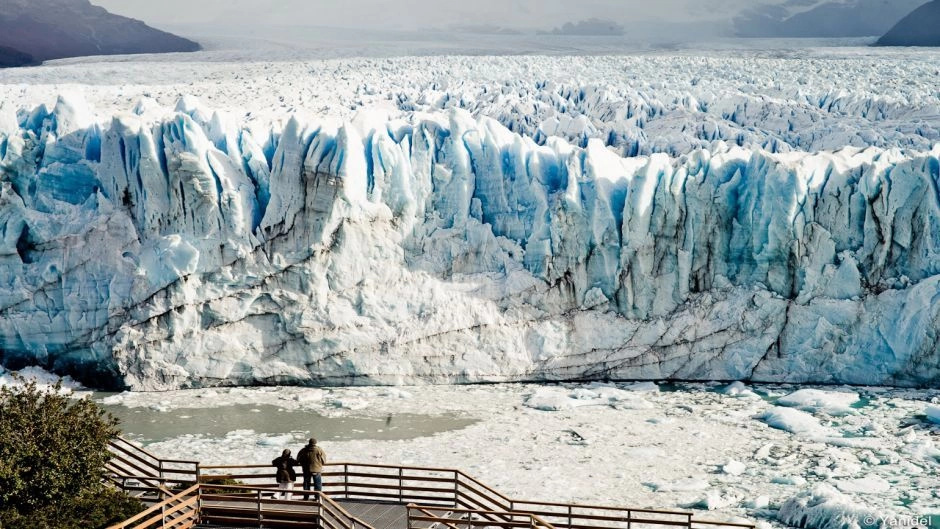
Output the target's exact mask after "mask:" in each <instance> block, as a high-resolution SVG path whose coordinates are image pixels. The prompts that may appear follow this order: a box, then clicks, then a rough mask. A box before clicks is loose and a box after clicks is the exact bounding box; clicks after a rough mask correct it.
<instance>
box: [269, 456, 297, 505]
mask: <svg viewBox="0 0 940 529" xmlns="http://www.w3.org/2000/svg"><path fill="white" fill-rule="evenodd" d="M271 464H272V465H274V468H275V469H277V474H276V475H275V477H276V478H277V488H278V490H281V491H283V492H281V499H284V500H289V499H291V493H290V491H291V489H293V488H294V481H295V480H296V479H297V472H296V471H295V470H294V467H295V466H297V464H298V463H297V460H296V459H294V458H292V457H291V456H290V450H289V449H287V448H285V449H284V451H283V452H281V457H279V458H277V459H275V460H274V461H271Z"/></svg>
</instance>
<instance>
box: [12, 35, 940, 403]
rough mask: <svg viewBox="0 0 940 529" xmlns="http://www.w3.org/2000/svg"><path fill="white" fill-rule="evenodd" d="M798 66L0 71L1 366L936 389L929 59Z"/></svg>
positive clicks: (120, 373) (523, 63)
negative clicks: (6, 363) (0, 173)
mask: <svg viewBox="0 0 940 529" xmlns="http://www.w3.org/2000/svg"><path fill="white" fill-rule="evenodd" d="M828 53H829V54H830V55H829V56H823V55H819V54H817V52H806V53H805V55H808V56H807V57H798V56H796V55H791V54H784V55H783V56H782V57H781V56H769V55H770V54H767V53H762V52H754V51H751V52H748V53H743V54H734V56H720V55H716V54H704V56H694V55H690V54H677V55H675V56H661V55H650V56H633V57H578V58H558V57H482V58H481V57H473V58H470V57H419V58H413V57H412V58H394V59H355V60H345V59H344V60H325V61H287V62H279V63H270V62H265V61H250V60H248V61H244V60H243V61H239V62H238V63H237V64H228V63H224V62H212V63H209V64H205V63H193V62H182V63H172V62H165V61H163V60H156V59H151V60H150V62H147V61H146V60H142V59H134V60H127V61H125V62H106V63H100V64H99V63H94V62H91V63H89V62H81V63H80V64H55V65H50V66H48V67H43V68H38V69H14V70H4V71H3V72H2V73H0V100H2V101H3V108H2V110H0V115H3V116H5V117H3V118H2V119H0V126H2V127H3V129H4V130H3V132H0V170H2V171H3V175H4V176H3V182H2V184H3V185H2V188H0V226H3V229H2V231H0V233H2V237H0V264H2V266H0V286H2V287H3V288H2V289H0V306H2V307H7V309H5V310H4V311H3V312H0V349H2V350H3V351H4V358H5V359H8V360H9V361H11V362H13V363H14V364H16V365H20V364H24V363H35V364H39V365H43V366H46V367H49V368H54V369H57V370H59V371H61V372H72V373H75V374H76V376H77V375H79V374H81V375H82V376H84V377H85V379H86V380H88V381H100V380H103V381H105V382H107V383H110V384H113V385H116V386H123V387H131V388H134V389H149V390H163V389H173V388H180V387H192V386H215V385H240V384H287V383H298V384H370V383H372V384H375V383H387V384H403V383H419V382H426V381H432V382H440V383H449V382H468V381H473V382H476V381H487V382H502V381H532V380H559V379H582V378H583V379H604V378H616V379H642V380H658V379H683V380H716V379H718V380H742V379H744V380H759V381H773V382H818V383H853V384H892V385H905V386H931V385H935V384H936V382H935V381H936V380H937V378H938V377H940V368H938V367H937V365H938V363H937V362H936V358H937V355H938V354H940V352H938V350H937V348H936V347H935V340H934V339H933V337H934V336H936V334H937V332H940V328H938V325H940V324H938V322H940V318H938V316H937V311H938V310H940V304H938V303H936V302H935V300H936V299H938V297H940V271H938V270H937V269H936V263H937V262H938V260H940V236H938V233H940V198H938V195H937V193H934V192H932V191H931V190H932V189H934V188H935V187H936V173H937V167H938V165H940V162H938V159H940V147H938V146H937V145H936V144H937V141H938V140H940V133H938V130H940V129H938V127H940V100H938V95H937V92H936V90H935V83H934V82H933V78H934V77H935V76H936V68H935V62H936V61H935V55H932V54H931V53H928V52H912V51H906V52H895V51H884V50H880V51H879V50H858V49H854V50H837V51H830V52H828ZM873 62H874V63H875V64H877V65H878V66H877V67H873V66H872V63H873ZM196 72H198V75H196ZM899 72H900V73H899ZM196 79H199V80H196ZM205 79H207V80H205ZM194 94H197V95H198V96H199V97H193V95H194ZM11 113H12V114H13V115H15V117H13V118H12V119H11ZM8 129H10V130H8ZM5 361H7V360H5ZM635 404H638V405H642V403H641V402H639V401H624V402H623V403H622V405H623V406H632V405H635ZM338 405H340V406H352V407H355V406H357V404H356V403H355V402H346V403H344V402H340V403H338ZM562 405H567V404H564V403H562ZM840 411H845V410H844V409H840Z"/></svg>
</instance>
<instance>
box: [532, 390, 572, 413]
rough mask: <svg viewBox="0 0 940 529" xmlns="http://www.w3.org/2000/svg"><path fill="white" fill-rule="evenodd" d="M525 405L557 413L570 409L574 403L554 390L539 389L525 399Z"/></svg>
mask: <svg viewBox="0 0 940 529" xmlns="http://www.w3.org/2000/svg"><path fill="white" fill-rule="evenodd" d="M525 405H526V406H528V407H530V408H533V409H536V410H542V411H559V410H567V409H571V408H573V407H574V406H575V403H574V401H573V400H572V399H571V398H570V397H569V396H568V395H565V394H564V393H561V392H559V391H558V390H557V389H556V388H540V389H537V390H536V391H535V393H533V394H531V395H529V397H528V398H526V400H525Z"/></svg>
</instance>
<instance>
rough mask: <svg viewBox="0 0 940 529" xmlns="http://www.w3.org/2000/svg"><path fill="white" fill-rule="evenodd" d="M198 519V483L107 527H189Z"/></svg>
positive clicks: (146, 528)
mask: <svg viewBox="0 0 940 529" xmlns="http://www.w3.org/2000/svg"><path fill="white" fill-rule="evenodd" d="M198 521H199V485H193V486H192V487H190V488H188V489H186V490H184V491H183V492H180V493H179V494H176V495H174V496H170V497H169V498H167V499H166V500H164V501H162V502H160V503H158V504H156V505H154V506H153V507H151V508H149V509H147V510H146V511H144V512H142V513H140V514H138V515H137V516H134V517H133V518H130V519H128V520H125V521H123V522H121V523H119V524H115V525H112V526H111V527H109V528H108V529H158V528H159V529H190V528H191V527H193V526H194V525H195V524H196V523H197V522H198Z"/></svg>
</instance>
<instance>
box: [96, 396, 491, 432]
mask: <svg viewBox="0 0 940 529" xmlns="http://www.w3.org/2000/svg"><path fill="white" fill-rule="evenodd" d="M102 396H106V394H104V395H103V394H98V395H96V398H100V397H102ZM102 408H104V409H105V410H107V411H108V412H110V413H111V414H112V415H114V416H115V417H117V418H118V419H119V420H120V421H121V423H120V428H121V430H122V431H123V432H124V435H125V436H127V437H129V438H131V439H134V440H137V441H140V442H142V443H144V444H150V443H157V442H161V441H165V440H167V439H172V438H175V437H179V436H182V435H204V436H207V437H224V436H225V435H226V434H228V433H229V432H231V431H234V430H254V431H256V432H263V433H267V434H273V435H279V434H290V433H296V432H310V433H311V434H312V435H315V436H316V437H317V438H318V439H321V440H326V441H343V440H352V439H374V440H384V441H395V440H408V439H415V438H418V437H425V436H429V435H433V434H435V433H438V432H446V431H451V430H459V429H461V428H466V427H467V426H470V425H472V424H474V423H476V422H477V419H470V418H466V417H460V416H457V415H448V414H440V415H419V414H409V413H401V414H393V415H388V416H386V417H384V418H383V417H379V418H376V417H366V416H355V415H352V416H344V417H327V416H324V415H321V414H318V413H316V412H313V411H306V410H286V409H283V408H279V407H277V406H272V405H245V404H234V405H229V406H218V407H210V408H178V409H173V410H169V411H156V410H153V409H150V408H128V407H126V406H122V405H102Z"/></svg>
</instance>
